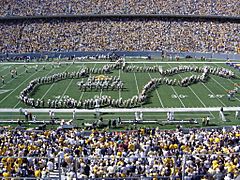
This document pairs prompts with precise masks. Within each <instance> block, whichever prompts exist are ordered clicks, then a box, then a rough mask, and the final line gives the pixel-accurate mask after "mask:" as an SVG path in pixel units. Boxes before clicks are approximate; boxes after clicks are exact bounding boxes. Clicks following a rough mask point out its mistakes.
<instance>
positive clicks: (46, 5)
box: [0, 0, 240, 16]
mask: <svg viewBox="0 0 240 180" xmlns="http://www.w3.org/2000/svg"><path fill="white" fill-rule="evenodd" d="M239 9H240V2H239V1H238V0H228V1H226V0H151V1H149V0H96V1H87V0H71V1H69V0H53V1H48V0H21V1H17V0H4V1H3V2H2V3H1V6H0V16H38V15H41V16H46V15H69V14H70V15H76V14H181V15H224V16H239V15H240V10H239Z"/></svg>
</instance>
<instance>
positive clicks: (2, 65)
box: [0, 64, 12, 76]
mask: <svg viewBox="0 0 240 180" xmlns="http://www.w3.org/2000/svg"><path fill="white" fill-rule="evenodd" d="M3 67H4V64H1V67H0V68H3ZM11 67H12V65H11V66H10V67H9V68H3V69H2V70H1V71H0V73H1V72H3V71H5V70H7V69H10V68H11ZM8 73H9V72H8ZM8 73H7V74H8ZM7 74H6V75H7ZM6 75H3V76H6Z"/></svg>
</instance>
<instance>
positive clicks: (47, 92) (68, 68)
mask: <svg viewBox="0 0 240 180" xmlns="http://www.w3.org/2000/svg"><path fill="white" fill-rule="evenodd" d="M70 66H71V65H69V66H68V67H67V68H66V69H65V70H64V71H67V70H68V69H69V68H70ZM54 84H55V82H54V83H52V85H51V86H50V87H49V88H48V90H47V91H46V92H45V94H44V95H43V96H42V97H41V100H42V99H43V98H44V97H45V96H46V95H47V94H48V92H49V91H50V90H51V89H52V87H53V85H54Z"/></svg>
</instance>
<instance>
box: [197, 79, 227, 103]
mask: <svg viewBox="0 0 240 180" xmlns="http://www.w3.org/2000/svg"><path fill="white" fill-rule="evenodd" d="M201 84H202V85H203V86H204V87H205V88H206V89H207V90H208V91H209V92H210V93H212V94H214V93H213V92H212V91H211V90H210V89H209V88H208V87H207V86H206V85H205V84H204V83H201ZM217 100H218V101H219V102H220V103H221V104H222V105H223V106H225V107H226V104H225V103H224V102H222V101H221V99H219V98H217Z"/></svg>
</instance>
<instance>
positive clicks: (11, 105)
mask: <svg viewBox="0 0 240 180" xmlns="http://www.w3.org/2000/svg"><path fill="white" fill-rule="evenodd" d="M108 63H109V62H96V63H91V62H75V63H74V64H73V63H70V62H68V63H64V62H62V63H61V65H59V64H57V63H55V62H54V63H26V64H24V63H21V64H20V63H18V64H17V63H15V64H14V63H2V64H0V75H1V76H2V77H3V79H4V83H2V82H0V108H1V109H5V108H8V109H20V108H23V109H24V108H33V107H31V106H27V105H26V104H24V103H23V102H21V101H20V99H19V95H20V93H21V92H22V91H23V89H24V88H26V87H27V86H28V84H29V82H30V81H31V80H33V79H36V78H40V77H48V76H52V75H54V74H57V73H62V72H74V71H75V72H78V71H81V70H82V69H84V68H87V67H88V68H101V67H103V66H104V65H106V64H108ZM109 64H110V63H109ZM36 65H37V66H36ZM127 65H128V66H132V67H133V66H134V67H142V68H143V67H153V66H159V67H161V68H162V69H163V70H167V69H171V68H173V67H178V66H199V67H204V66H210V67H216V68H226V69H227V70H231V71H232V72H234V73H235V78H223V77H220V76H217V75H212V74H210V75H209V78H208V79H207V81H206V82H197V83H194V84H191V85H189V86H187V87H181V86H179V85H165V84H162V85H160V86H158V87H157V88H156V89H154V90H153V91H152V92H151V93H150V94H149V97H148V100H147V101H146V102H145V103H143V104H141V105H140V106H136V108H209V107H239V105H240V93H239V92H238V93H236V94H235V96H234V97H233V98H231V99H230V100H229V99H228V96H227V94H228V92H229V91H231V90H233V89H234V88H235V87H236V84H237V85H239V84H240V79H239V78H240V73H239V71H238V70H236V69H234V68H232V67H230V66H228V65H226V64H225V62H218V61H216V62H196V61H193V62H187V63H186V62H178V63H175V62H147V61H141V62H136V61H133V62H127ZM26 69H27V72H26ZM11 70H16V72H17V74H16V75H15V74H14V77H12V76H11V73H10V72H11ZM98 75H102V74H89V76H98ZM192 75H196V76H197V75H199V73H196V72H191V71H189V72H181V73H176V74H174V75H171V76H169V78H171V79H177V80H182V79H183V78H185V77H190V76H192ZM104 76H105V77H114V76H115V77H118V78H119V79H120V80H121V81H122V82H123V83H124V88H123V89H119V90H116V89H115V90H111V89H108V90H87V91H83V90H82V89H79V86H78V83H79V82H80V81H84V82H85V81H87V79H88V77H84V78H69V79H65V80H60V81H58V82H53V83H47V84H42V85H40V86H38V87H37V88H36V89H34V91H33V92H32V93H30V97H31V98H34V99H41V100H45V101H47V100H48V99H51V100H54V99H58V100H59V99H64V98H66V97H71V98H73V99H75V100H77V101H84V100H86V99H94V98H98V97H101V96H107V97H111V98H112V99H119V98H122V99H128V98H131V97H133V96H135V95H138V94H139V93H140V92H141V91H142V89H143V87H144V86H145V85H146V84H147V83H148V82H149V81H150V80H151V79H154V78H163V76H162V75H161V74H160V73H159V72H149V71H147V72H137V71H133V72H125V71H123V70H122V69H118V70H112V71H111V72H110V73H109V74H105V75H104ZM44 108H48V105H47V103H45V105H44ZM106 108H111V107H109V106H107V107H106ZM123 112H124V108H123ZM144 115H145V118H148V119H158V120H164V119H166V117H165V116H166V115H165V113H145V114H144ZM206 115H209V116H210V117H211V118H212V119H215V120H214V122H215V125H226V124H227V125H231V124H238V123H237V121H236V122H235V121H234V122H230V123H229V122H228V123H225V122H220V123H218V122H219V119H218V114H217V113H214V112H213V113H212V112H207V113H201V112H198V113H186V112H185V113H178V114H176V117H177V118H178V119H189V118H190V117H193V118H198V119H199V120H200V119H201V118H202V117H205V116H206ZM0 116H1V119H24V116H21V115H19V113H11V112H4V113H0ZM58 116H59V117H60V118H65V119H71V118H72V115H71V113H70V114H69V113H68V114H67V113H58ZM78 116H81V118H80V119H81V120H83V121H80V123H82V122H85V120H87V121H93V120H94V116H93V115H91V114H85V115H83V114H81V115H80V114H78ZM104 116H105V117H106V118H107V119H109V118H112V117H118V116H121V117H123V119H124V118H125V119H133V118H134V114H133V113H124V114H123V113H115V114H111V113H110V114H105V115H104ZM229 117H230V119H234V113H233V114H231V115H230V116H229ZM48 118H49V117H48V115H47V113H46V114H38V119H48Z"/></svg>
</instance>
